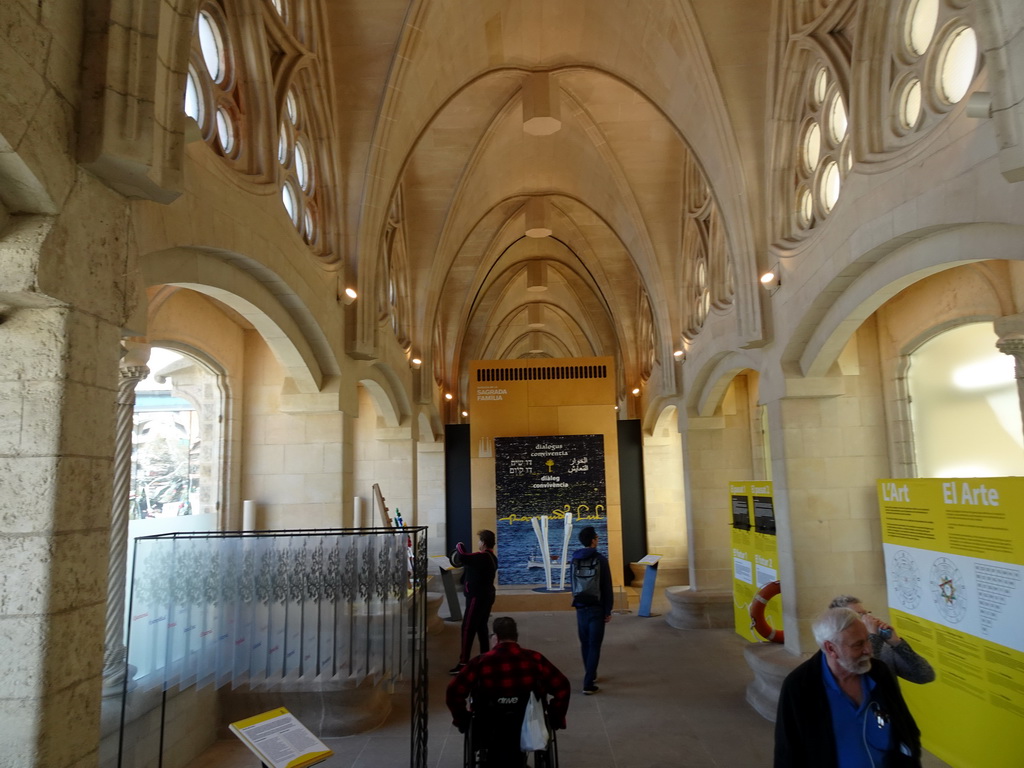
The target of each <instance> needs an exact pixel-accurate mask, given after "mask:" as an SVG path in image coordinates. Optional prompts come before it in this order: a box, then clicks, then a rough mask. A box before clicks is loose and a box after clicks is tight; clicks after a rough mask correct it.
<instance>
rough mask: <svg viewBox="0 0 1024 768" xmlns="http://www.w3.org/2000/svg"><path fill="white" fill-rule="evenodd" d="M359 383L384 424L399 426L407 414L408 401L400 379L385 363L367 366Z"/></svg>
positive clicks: (408, 410)
mask: <svg viewBox="0 0 1024 768" xmlns="http://www.w3.org/2000/svg"><path fill="white" fill-rule="evenodd" d="M359 383H360V384H361V385H362V386H363V387H364V388H365V389H366V391H367V392H368V393H369V395H370V399H371V401H372V402H373V405H374V408H376V409H377V415H378V416H380V418H381V419H382V420H383V421H384V424H385V426H388V427H400V426H402V422H403V421H405V418H406V416H408V415H409V413H410V409H409V402H408V400H407V398H406V396H405V389H404V388H403V387H402V384H401V382H400V381H398V379H397V377H396V376H395V375H394V373H392V371H391V370H390V369H389V368H388V367H387V366H385V365H380V364H374V365H371V366H369V367H368V368H367V369H366V370H365V372H364V374H363V376H362V378H360V380H359Z"/></svg>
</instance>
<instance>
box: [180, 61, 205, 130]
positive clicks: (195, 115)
mask: <svg viewBox="0 0 1024 768" xmlns="http://www.w3.org/2000/svg"><path fill="white" fill-rule="evenodd" d="M185 114H186V115H188V116H189V117H191V118H192V119H193V120H195V121H196V122H197V123H199V125H200V126H202V124H203V121H204V120H205V119H206V105H205V104H204V103H203V98H202V92H201V91H200V86H199V78H198V77H196V71H195V70H194V69H193V68H192V67H191V65H190V66H189V68H188V72H187V73H186V74H185Z"/></svg>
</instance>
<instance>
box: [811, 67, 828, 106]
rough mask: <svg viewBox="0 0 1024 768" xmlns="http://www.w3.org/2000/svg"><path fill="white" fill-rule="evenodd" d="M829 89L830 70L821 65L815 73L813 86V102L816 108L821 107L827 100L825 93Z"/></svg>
mask: <svg viewBox="0 0 1024 768" xmlns="http://www.w3.org/2000/svg"><path fill="white" fill-rule="evenodd" d="M827 91H828V70H827V69H825V68H824V67H819V68H818V71H817V72H816V73H815V74H814V84H813V86H812V87H811V103H812V106H814V107H815V108H817V107H820V106H821V105H822V104H823V103H824V101H825V93H826V92H827Z"/></svg>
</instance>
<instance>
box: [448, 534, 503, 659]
mask: <svg viewBox="0 0 1024 768" xmlns="http://www.w3.org/2000/svg"><path fill="white" fill-rule="evenodd" d="M476 535H477V538H478V539H479V542H480V549H478V550H477V551H476V552H468V551H466V548H465V546H464V545H463V543H462V542H461V541H460V542H459V543H458V544H456V545H455V551H454V552H453V553H452V556H451V561H452V565H454V566H455V567H456V568H458V567H460V566H461V567H462V568H463V572H462V584H463V589H464V590H465V592H466V610H465V611H464V612H463V614H462V650H461V651H460V653H459V663H458V664H456V665H455V666H454V667H452V669H451V674H453V675H457V674H458V673H459V670H461V669H462V667H463V666H464V665H465V663H466V662H467V661H469V659H470V649H471V648H472V647H473V638H474V637H478V638H480V653H486V652H487V651H489V650H490V649H491V644H490V641H489V639H488V632H487V621H488V619H490V617H491V606H493V605H494V577H495V575H496V574H497V573H498V558H497V557H495V555H494V531H489V530H487V529H486V528H485V529H484V530H482V531H477V534H476Z"/></svg>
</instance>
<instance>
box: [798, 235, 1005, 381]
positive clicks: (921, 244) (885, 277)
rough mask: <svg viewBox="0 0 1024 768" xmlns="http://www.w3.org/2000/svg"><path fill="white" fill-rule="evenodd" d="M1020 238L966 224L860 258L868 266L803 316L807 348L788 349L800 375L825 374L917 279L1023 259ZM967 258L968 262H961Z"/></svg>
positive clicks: (887, 246) (892, 244) (889, 245)
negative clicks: (865, 325) (813, 312)
mask: <svg viewBox="0 0 1024 768" xmlns="http://www.w3.org/2000/svg"><path fill="white" fill-rule="evenodd" d="M1021 237H1022V230H1021V227H1017V226H1012V225H1008V224H967V225H964V226H959V227H953V228H950V229H946V230H942V231H939V232H926V233H918V234H916V235H912V236H911V238H912V239H911V241H910V242H906V241H907V238H906V237H904V238H901V239H900V240H899V241H890V242H889V243H886V244H884V245H882V246H879V248H876V249H874V250H872V251H869V252H868V253H865V254H864V255H863V256H861V258H860V259H859V261H860V263H862V264H863V263H865V262H873V263H871V265H870V266H869V267H868V268H867V269H865V270H864V271H863V272H862V273H861V274H860V275H859V276H858V277H857V278H856V279H855V280H853V282H852V283H850V284H849V286H847V287H846V288H845V289H843V290H842V291H840V292H838V293H837V294H835V295H834V298H833V300H832V301H831V303H830V304H829V306H828V308H827V309H826V310H825V311H824V312H823V313H821V314H820V315H815V316H814V317H812V316H811V313H808V315H807V316H805V318H804V319H803V321H802V322H801V326H802V327H804V328H808V329H811V328H813V331H812V332H811V333H810V338H809V339H808V340H807V343H806V344H804V345H802V347H801V348H799V349H791V350H790V351H791V352H792V353H794V354H793V357H797V358H798V359H799V364H800V371H801V372H802V373H803V375H804V376H823V375H825V374H826V373H827V372H828V370H829V369H830V368H831V367H832V364H833V363H835V362H836V360H837V358H838V357H839V354H840V353H841V352H842V350H843V347H844V346H845V345H846V343H847V341H849V339H850V337H851V336H852V335H853V334H854V332H855V331H856V330H857V329H858V328H859V327H860V326H861V324H862V323H863V322H864V321H865V320H866V319H867V318H868V317H869V316H870V315H871V314H872V313H874V312H875V310H877V309H878V308H879V307H880V306H881V305H882V304H884V303H885V302H886V301H888V300H889V299H891V298H892V297H893V296H895V295H896V294H897V293H899V292H900V291H902V290H903V289H904V288H906V287H908V286H910V285H912V284H914V283H916V282H918V281H919V280H921V279H923V278H925V277H927V276H929V275H933V274H935V273H937V272H942V271H944V270H947V269H951V268H953V267H957V266H960V265H962V264H969V263H971V262H976V261H984V260H992V259H1012V260H1021V259H1024V249H1022V247H1021V242H1022V240H1021ZM880 254H881V255H880ZM968 254H970V255H971V257H969V258H966V257H965V256H966V255H968ZM974 254H984V256H983V257H977V256H974ZM826 293H827V291H826ZM798 336H799V334H798ZM787 357H789V355H787Z"/></svg>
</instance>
